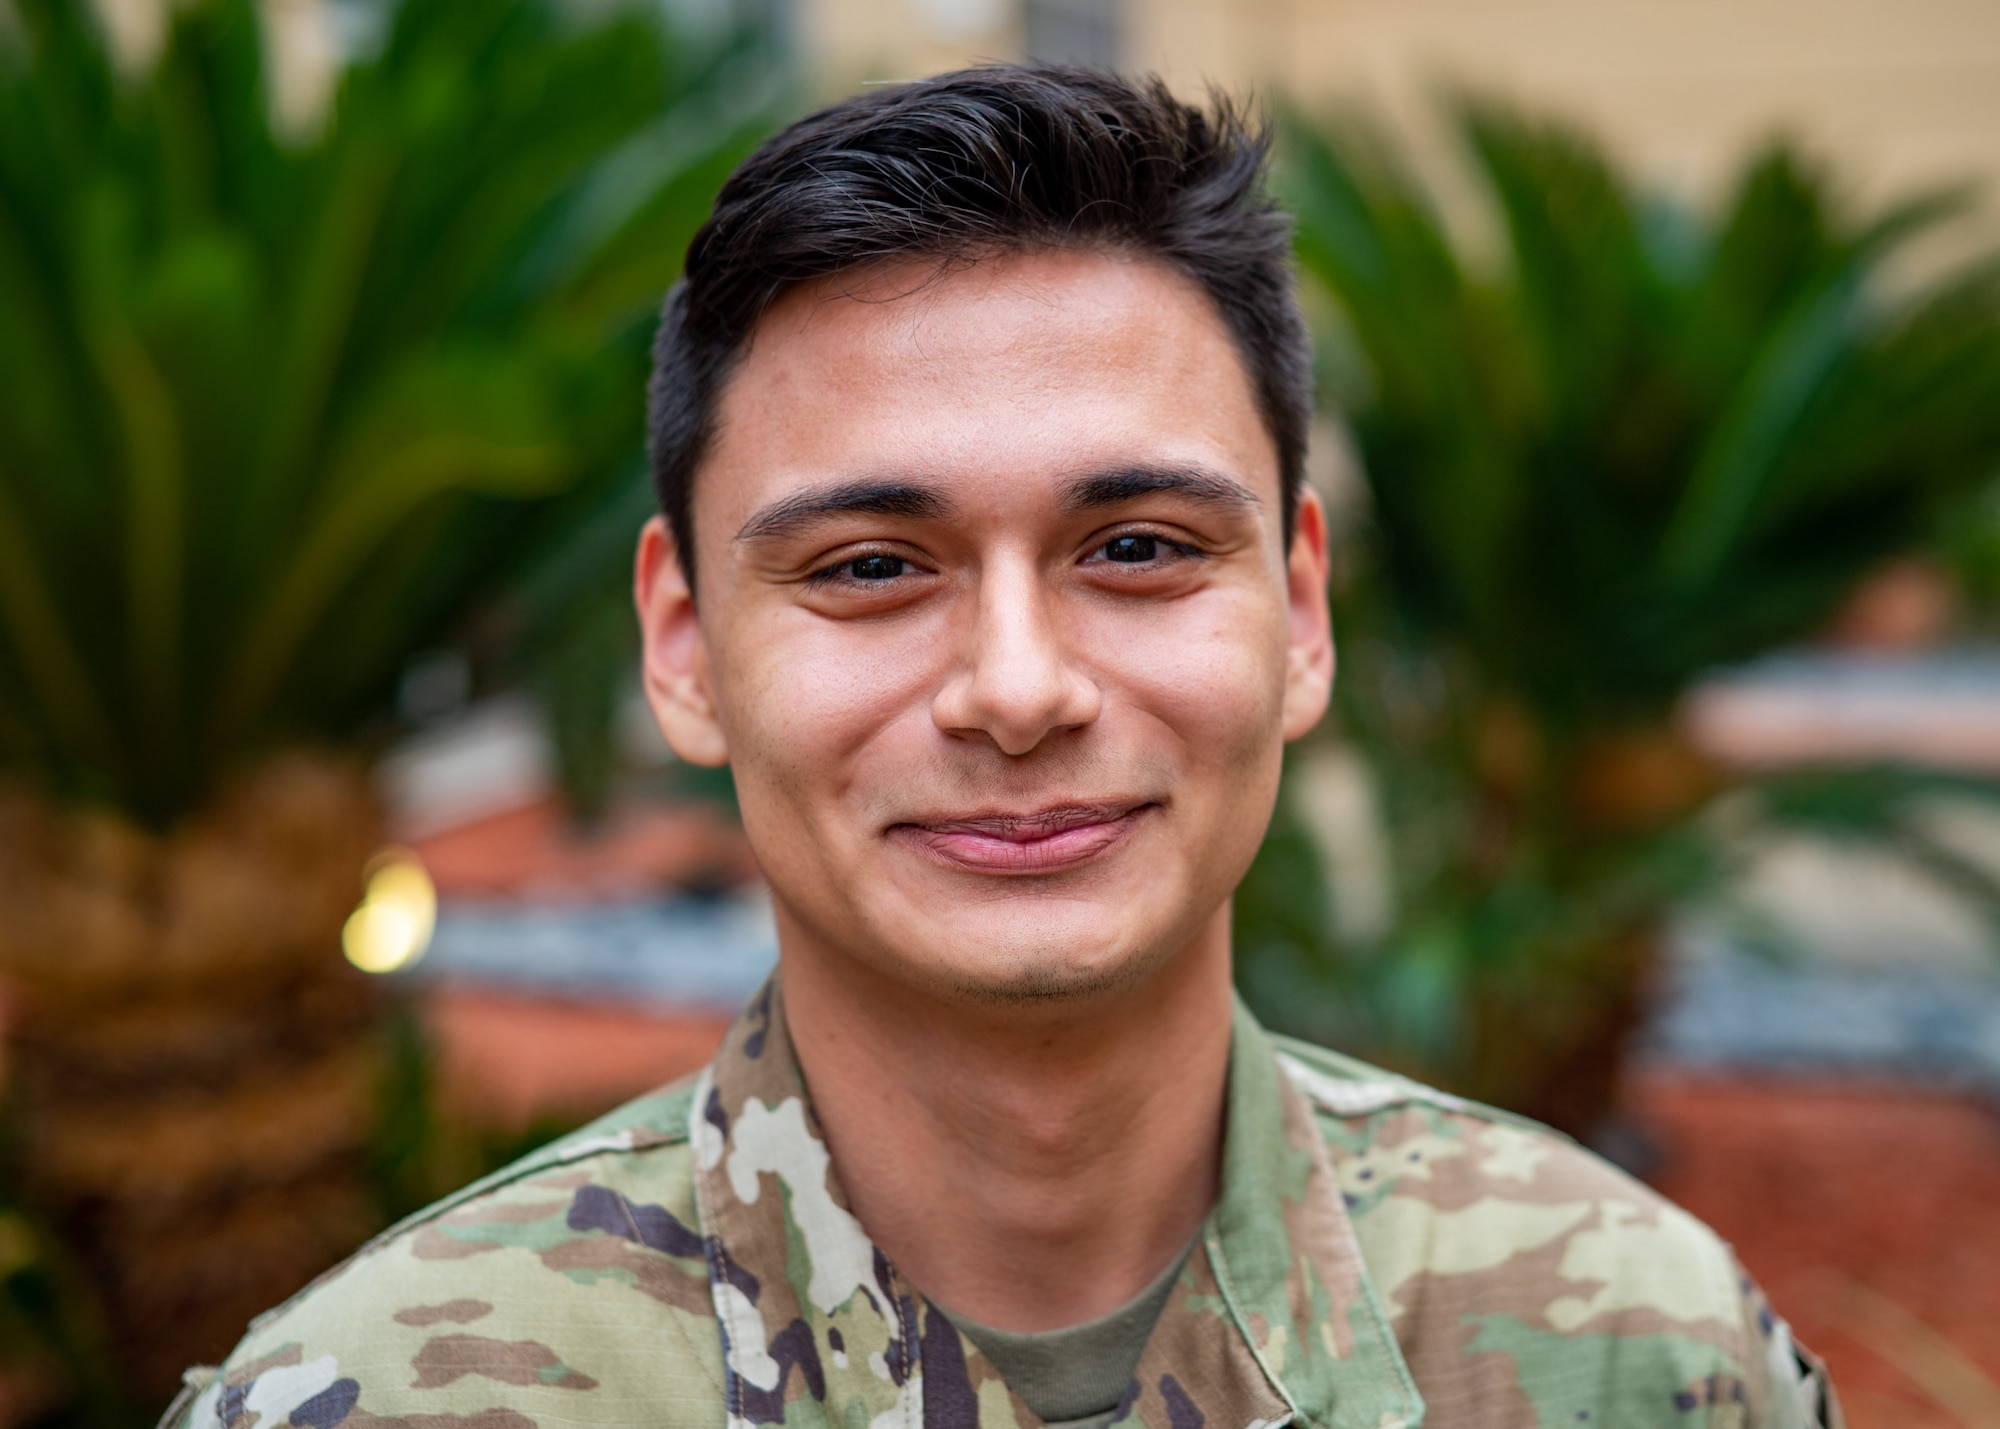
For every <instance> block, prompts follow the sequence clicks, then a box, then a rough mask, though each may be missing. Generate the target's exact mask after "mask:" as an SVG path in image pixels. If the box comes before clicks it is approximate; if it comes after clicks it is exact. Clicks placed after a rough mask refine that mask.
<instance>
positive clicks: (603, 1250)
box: [166, 984, 1838, 1429]
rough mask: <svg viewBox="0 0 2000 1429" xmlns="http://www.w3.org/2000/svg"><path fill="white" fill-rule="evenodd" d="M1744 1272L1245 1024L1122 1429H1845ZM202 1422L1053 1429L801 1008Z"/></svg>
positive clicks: (464, 1208) (643, 1111) (329, 1307)
mask: <svg viewBox="0 0 2000 1429" xmlns="http://www.w3.org/2000/svg"><path fill="white" fill-rule="evenodd" d="M1837 1416H1838V1411H1837V1410H1836V1409H1834V1407H1833V1404H1832V1399H1831V1395H1830V1392H1829V1391H1828V1389H1827V1386H1826V1384H1825V1380H1824V1376H1823V1375H1822V1374H1821V1373H1820V1372H1819V1371H1818V1370H1817V1369H1816V1368H1812V1367H1808V1365H1807V1362H1805V1361H1802V1359H1801V1358H1800V1357H1799V1356H1797V1355H1796V1354H1795V1353H1794V1350H1793V1347H1792V1345H1791V1342H1790V1337H1789V1334H1788V1332H1787V1331H1786V1329H1785V1327H1784V1325H1783V1324H1782V1322H1780V1321H1779V1320H1777V1319H1776V1318H1775V1317H1774V1316H1773V1314H1772V1313H1771V1310H1770V1308H1769V1307H1768V1306H1767V1305H1766V1304H1765V1303H1764V1301H1763V1300H1762V1298H1761V1297H1760V1296H1759V1294H1758V1292H1757V1290H1756V1289H1755V1287H1754V1286H1753V1285H1752V1284H1751V1282H1750V1280H1749V1279H1748V1277H1746V1276H1745V1275H1744V1274H1743V1272H1742V1270H1741V1269H1740V1268H1739V1267H1738V1266H1737V1264H1736V1262H1735V1260H1734V1258H1733V1257H1732V1256H1731V1254H1730V1252H1729V1250H1728V1249H1727V1247H1725V1246H1724V1245H1722V1244H1721V1243H1720V1242H1719V1241H1718V1240H1717V1239H1716V1238H1715V1237H1714V1236H1713V1235H1712V1234H1711V1233H1710V1232H1709V1231H1708V1230H1706V1229H1705V1228H1704V1227H1703V1226H1701V1225H1700V1224H1699V1223H1697V1222H1696V1221H1694V1220H1693V1219H1692V1218H1690V1217H1689V1216H1687V1215H1686V1214H1685V1213H1683V1212H1681V1211H1679V1210H1677V1209H1676V1208H1674V1207H1673V1206H1672V1205H1670V1204H1668V1203H1667V1202H1665V1201H1663V1200H1661V1199H1660V1198H1659V1197H1658V1196H1656V1195H1654V1194H1653V1193H1652V1192H1650V1191H1648V1190H1646V1189H1645V1188H1644V1187H1642V1186H1640V1185H1638V1184H1637V1183H1635V1182H1633V1181H1632V1180H1630V1179H1629V1178H1627V1177H1626V1176H1624V1175H1622V1174H1621V1173H1619V1172H1618V1171H1616V1170H1613V1169H1612V1168H1610V1167H1609V1166H1607V1165H1605V1164H1604V1163H1603V1162H1601V1161H1599V1160H1598V1159H1596V1158H1595V1157H1593V1156H1591V1155H1589V1154H1588V1153H1586V1152H1584V1151H1582V1150H1580V1149H1578V1148H1577V1147H1576V1146H1574V1145H1572V1144H1571V1143H1569V1142H1568V1141H1565V1140H1564V1139H1562V1138H1561V1137H1559V1136H1557V1135H1555V1134H1554V1133H1552V1132H1549V1131H1547V1130H1545V1129H1543V1128H1541V1127H1538V1126H1536V1125H1534V1124H1532V1123H1528V1122H1524V1121H1520V1120H1517V1119H1514V1118H1511V1117H1508V1116H1506V1115H1504V1114H1501V1113H1498V1112H1494V1111H1490V1110H1488V1109H1485V1108H1482V1107H1477V1106H1473V1105H1469V1104H1466V1103H1463V1102H1460V1101H1457V1100H1455V1099H1453V1098H1450V1097H1447V1096H1444V1095H1442V1094H1440V1093H1437V1092H1433V1091H1430V1090H1428V1089H1426V1088H1424V1087H1421V1086H1418V1085H1417V1084H1415V1083H1411V1082H1408V1081H1404V1080H1400V1079H1397V1078H1394V1077H1390V1076H1388V1075H1386V1074H1384V1073H1382V1072H1379V1071H1377V1070H1375V1069H1373V1068H1370V1067H1367V1066H1365V1065H1363V1064H1360V1063H1357V1062H1353V1061H1350V1060H1348V1059H1345V1058H1342V1057H1339V1056H1336V1055H1334V1054H1332V1053H1329V1052H1325V1051H1322V1050H1320V1049H1318V1048H1314V1047H1309V1046H1306V1045H1304V1044H1302V1043H1296V1042H1291V1041H1287V1040H1285V1039H1282V1038H1275V1037H1271V1036H1269V1035H1267V1034H1266V1033H1265V1032H1264V1031H1263V1030H1262V1029H1261V1028H1260V1027H1258V1025H1257V1024H1256V1022H1255V1021H1254V1020H1253V1019H1252V1018H1251V1017H1250V1016H1249V1014H1248V1013H1247V1012H1243V1011H1241V1010H1240V1009H1239V1011H1238V1014H1237V1022H1236V1030H1235V1038H1234V1044H1233V1047H1232V1051H1231V1063H1230V1085H1229V1101H1228V1129H1227V1134H1226V1141H1225V1146H1224V1166H1223V1189H1222V1196H1221V1200H1220V1202H1219V1204H1218V1205H1217V1206H1216V1208H1215V1210H1214V1211H1213V1212H1212V1213H1211V1215H1210V1216H1209V1219H1208V1221H1207V1223H1206V1225H1205V1226H1204V1227H1203V1230H1202V1234H1201V1239H1200V1243H1199V1245H1198V1246H1197V1247H1196V1249H1195V1251H1194V1253H1193V1254H1192V1255H1191V1256H1190V1257H1189V1259H1188V1263H1187V1266H1186V1268H1185V1269H1184V1270H1183V1272H1182V1273H1181V1277H1180V1279H1179V1281H1178V1283H1177V1284H1176V1286H1175V1289H1174V1291H1173V1293H1172V1294H1171V1295H1170V1297H1169V1300H1168V1304H1167V1308H1166V1309H1165V1311H1164V1312H1163V1313H1162V1314H1161V1317H1160V1320H1159V1322H1158V1324H1157V1326H1156V1327H1155V1329H1154V1331H1153V1334H1152V1337H1151V1339H1150V1340H1149V1341H1148V1342H1147V1345H1146V1348H1145V1351H1144V1355H1143V1357H1142V1359H1141V1361H1140V1365H1139V1369H1138V1373H1137V1375H1136V1376H1135V1378H1134V1379H1133V1381H1132V1383H1131V1384H1130V1386H1129V1388H1128V1389H1127V1391H1126V1395H1125V1399H1124V1402H1123V1403H1122V1404H1121V1406H1120V1410H1119V1415H1118V1421H1117V1422H1118V1423H1119V1424H1121V1425H1128V1426H1132V1429H1138V1426H1144V1429H1278V1426H1281V1425H1284V1424H1289V1423H1292V1422H1293V1421H1297V1422H1299V1423H1300V1424H1302V1425H1310V1426H1313V1429H1413V1426H1416V1425H1418V1424H1423V1425H1426V1426H1430V1429H1472V1426H1479V1429H1517V1427H1518V1429H1530V1426H1533V1429H1555V1426H1562V1429H1576V1426H1589V1427H1590V1429H1597V1426H1617V1427H1618V1429H1623V1427H1624V1426H1632V1429H1639V1426H1656V1425H1657V1426H1667V1425H1672V1426H1708V1427H1709V1429H1725V1426H1727V1429H1741V1427H1742V1426H1759V1427H1760V1429H1764V1426H1768V1429H1811V1426H1815V1425H1825V1426H1827V1429H1833V1426H1835V1425H1836V1424H1837V1422H1838V1417H1837ZM166 1423H168V1424H172V1425H176V1426H185V1429H253V1426H254V1429H276V1426H280V1425H289V1426H295V1429H530V1426H549V1429H555V1426H560V1425H573V1424H589V1425H624V1424H630V1425H639V1424H646V1425H656V1426H657V1425H666V1426H686V1429H724V1426H725V1424H726V1429H750V1426H757V1425H782V1426H784V1429H1040V1421H1039V1420H1038V1419H1036V1417H1035V1416H1034V1414H1033V1413H1032V1412H1031V1411H1030V1410H1029V1409H1028V1408H1027V1406H1026V1405H1025V1404H1023V1403H1022V1402H1021V1400H1020V1399H1019V1397H1018V1396H1016V1395H1015V1394H1013V1393H1012V1392H1011V1391H1010V1390H1009V1389H1008V1387H1007V1386H1006V1385H1005V1384H1004V1383H1003V1382H1002V1381H1001V1379H1000V1377H999V1376H998V1374H996V1373H995V1371H994V1370H993V1367H992V1366H991V1364H989V1363H988V1362H987V1361H986V1360H985V1358H984V1357H983V1356H982V1355H980V1353H979V1352H978V1351H977V1350H976V1349H975V1348H974V1347H973V1346H972V1345H971V1344H970V1342H968V1341H967V1340H965V1339H964V1338H963V1337H961V1335H960V1334H959V1333H958V1331H957V1330H956V1329H955V1328H954V1327H953V1326H952V1324H951V1322H950V1321H949V1320H947V1319H946V1318H945V1317H944V1315H942V1314H940V1313H938V1312H937V1311H935V1310H934V1309H932V1308H931V1307H930V1306H929V1305H928V1304H927V1303H926V1302H925V1299H924V1297H923V1295H922V1294H921V1293H920V1292H919V1291H918V1290H917V1288H916V1287H915V1286H913V1285H911V1284H910V1283H909V1282H908V1281H906V1280H905V1279H904V1278H903V1277H902V1275H901V1274H900V1273H899V1272H898V1271H897V1270H896V1268H895V1267H894V1266H893V1265H891V1264H890V1263H889V1261H888V1260H887V1259H886V1258H884V1256H883V1255H882V1253H881V1252H880V1251H879V1250H877V1249H876V1248H875V1247H874V1245H873V1244H872V1243H871V1242H870V1241H869V1239H868V1236H867V1234H866V1233H865V1232H864V1231H863V1229H862V1227H861V1224H860V1222H859V1221H857V1220H856V1219H855V1217H854V1215H853V1213H852V1212H851V1211H850V1210H849V1209H848V1206H847V1203H846V1200H845V1198H844V1197H843V1195H842V1193H841V1189H840V1183H839V1180H838V1178H837V1177H836V1176H835V1174H834V1168H833V1166H832V1164H831V1158H830V1156H829V1154H828V1151H827V1148H826V1145H825V1143H824V1142H823V1141H822V1140H821V1139H820V1137H819V1135H818V1130H817V1125H816V1122H815V1120H814V1117H813V1112H812V1108H811V1107H810V1105H809V1104H808V1103H807V1101H806V1096H805V1090H804V1085H803V1083H802V1081H801V1079H800V1075H799V1070H798V1066H797V1064H796V1062H795V1060H794V1058H793V1054H792V1050H791V1044H790V1039H789V1038H788V1037H787V1035H786V1032H785V1026H784V1018H783V1012H782V1009H781V1006H780V999H779V996H778V993H777V990H776V986H775V984H773V985H770V986H767V987H766V988H765V989H764V991H763V992H762V993H760V994H759V996H758V997H757V998H756V999H755V1000H754V1001H753V1002H752V1003H751V1004H750V1006H749V1007H748V1008H747V1009H746V1010H745V1012H744V1014H743V1015H742V1016H741V1017H740V1018H739V1019H738V1020H737V1022H736V1024H735V1026H734V1027H733V1029H732V1030H731V1031H730V1033H729V1036H728V1038H727V1040H726V1041H725V1043H724V1046H723V1048H722V1050H721V1051H720V1053H718V1055H717V1057H716V1060H715V1062H714V1063H713V1064H712V1065H711V1066H710V1067H709V1068H708V1069H707V1070H705V1071H703V1072H702V1073H701V1074H700V1075H699V1076H697V1077H696V1078H694V1079H692V1080H691V1081H690V1082H688V1083H683V1084H681V1085H679V1086H676V1087H670V1088H668V1089H666V1090H664V1091H661V1092H658V1093H656V1094H654V1095H652V1096H649V1097H646V1098H644V1099H642V1100H640V1101H638V1102H635V1103H633V1104H632V1105H630V1106H628V1107H626V1108H624V1109H623V1110H620V1111H618V1112H614V1113H613V1114H612V1115H610V1116H609V1117H606V1118H604V1119H603V1120H602V1121H600V1122H598V1123H597V1124H595V1125H594V1126H591V1127H589V1128H586V1129H585V1130H583V1131H581V1132H579V1133H577V1134H576V1135H574V1136H571V1137H569V1138H567V1139H565V1140H563V1141H559V1142H557V1143H555V1144H553V1145H551V1146H549V1147H547V1148H545V1149H544V1150H542V1151H540V1152H538V1153H536V1154H535V1155H533V1156H530V1157H528V1158H527V1159H526V1160H524V1161H522V1162H520V1163H519V1164H518V1165H516V1166H514V1167H511V1168H509V1169H508V1170H506V1171H503V1172H501V1173H500V1174H498V1175H496V1176H494V1177H491V1178H489V1179H487V1180H486V1181H484V1182H481V1183H478V1184H476V1185H474V1186H471V1187H468V1188H467V1189H466V1190H465V1191H463V1192H461V1193H460V1194H458V1195H457V1196H454V1197H452V1198H450V1199H448V1200H446V1201H444V1202H442V1203H440V1204H439V1205H437V1206H435V1207H432V1208H431V1209H430V1210H427V1211H425V1212H423V1213H421V1214H420V1215H418V1216H416V1217H413V1218H412V1219H411V1220H409V1221H407V1222H405V1223H404V1224H403V1225H401V1226H399V1227H397V1228H395V1229H394V1230H392V1231H390V1232H389V1233H387V1234H386V1235H384V1236H383V1237H381V1238H379V1239H378V1240H376V1241H375V1242H373V1243H372V1244H371V1245H369V1246H368V1247H366V1248H365V1249H364V1250H362V1251H361V1253H359V1254H358V1255H356V1256H355V1257H354V1258H353V1259H352V1260H351V1261H349V1262H348V1263H347V1264H346V1265H344V1266H343V1267H341V1268H339V1269H338V1270H335V1271H333V1272H331V1273H330V1274H328V1275H327V1276H325V1277H322V1278H321V1280H320V1281H319V1282H317V1283H316V1284H315V1285H313V1286H311V1287H309V1288H308V1289H307V1290H306V1291H304V1292H303V1293H301V1294H300V1295H299V1296H297V1297H296V1298H294V1299H293V1300H292V1301H291V1303H289V1304H288V1305H285V1306H283V1307H281V1308H280V1309H278V1310H277V1311H274V1312H273V1313H271V1314H269V1315H267V1316H265V1317H264V1318H263V1319H261V1320H259V1321H258V1322H257V1323H256V1324H255V1325H254V1326H253V1327H252V1328H251V1331H250V1334H249V1335H248V1337H247V1338H246V1339H245V1340H244V1341H243V1343H242V1345H241V1346H240V1347H239V1348H238V1349H237V1351H236V1352H235V1354H234V1355H233V1356H232V1357H231V1358H230V1360H229V1361H228V1363H227V1364H226V1365H225V1366H224V1367H223V1368H222V1369H221V1370H219V1371H216V1370H206V1371H193V1372H191V1373H190V1376H189V1387H188V1390H187V1392H186V1393H185V1394H184V1395H183V1396H182V1399H181V1401H180V1402H179V1403H177V1405H176V1406H175V1408H174V1409H173V1410H171V1411H169V1414H168V1417H167V1421H166Z"/></svg>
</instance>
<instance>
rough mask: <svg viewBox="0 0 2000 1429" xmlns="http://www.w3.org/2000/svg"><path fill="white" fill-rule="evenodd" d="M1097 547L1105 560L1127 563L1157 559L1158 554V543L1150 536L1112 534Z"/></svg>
mask: <svg viewBox="0 0 2000 1429" xmlns="http://www.w3.org/2000/svg"><path fill="white" fill-rule="evenodd" d="M1099 549H1100V550H1102V551H1103V552H1104V559H1105V560H1107V561H1122V562H1125V563H1128V564H1131V563H1137V562H1140V561H1153V560H1158V559H1159V556H1160V543H1159V541H1158V539H1156V538H1155V537H1152V536H1113V537H1112V538H1111V539H1110V540H1108V541H1106V542H1105V543H1104V544H1103V546H1101V547H1099Z"/></svg>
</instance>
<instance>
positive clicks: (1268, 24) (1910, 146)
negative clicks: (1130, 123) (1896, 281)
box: [798, 0, 2000, 237]
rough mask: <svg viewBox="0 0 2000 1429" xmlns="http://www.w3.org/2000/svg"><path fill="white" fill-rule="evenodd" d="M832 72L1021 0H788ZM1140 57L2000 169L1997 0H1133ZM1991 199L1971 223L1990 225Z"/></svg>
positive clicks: (865, 71)
mask: <svg viewBox="0 0 2000 1429" xmlns="http://www.w3.org/2000/svg"><path fill="white" fill-rule="evenodd" d="M798 4H799V14H800V18H801V31H802V39H803V40H804V41H805V43H806V45H807V46H808V52H809V54H811V55H812V56H813V57H814V58H815V60H816V62H818V63H819V65H820V71H821V74H822V76H823V79H824V82H825V84H826V85H827V86H828V87H829V88H830V89H832V90H844V89H846V88H849V87H851V86H852V85H853V84H854V83H855V82H857V81H858V80H860V79H863V78H876V79H894V78H907V77H911V76H914V75H918V74H923V73H928V72H930V71H932V70H935V69H939V68H945V67H948V66H951V65H954V64H959V63H965V62H967V61H969V60H971V59H974V58H989V57H1013V55H1014V54H1015V53H1016V52H1017V50H1018V46H1019V43H1020V40H1019V34H1020V29H1019V24H1018V20H1017V18H1016V16H1015V14H1014V12H1013V5H1012V0H798ZM1128 4H1129V9H1128V11H1127V15H1128V19H1129V28H1128V33H1129V40H1130V44H1129V50H1130V55H1131V63H1132V66H1133V67H1135V68H1143V69H1157V70H1159V71H1161V72H1162V73H1164V74H1165V75H1166V76H1167V77H1168V78H1169V79H1170V80H1172V81H1173V82H1174V83H1175V84H1176V85H1177V86H1180V87H1183V88H1185V89H1188V90H1193V89H1196V88H1198V87H1199V86H1200V85H1201V84H1202V83H1203V82H1204V81H1206V80H1216V81H1220V82H1222V83H1224V84H1227V85H1230V86H1232V87H1243V86H1253V85H1254V86H1257V87H1260V88H1265V89H1271V88H1277V89H1282V90H1284V91H1286V92H1288V93H1291V94H1294V95H1296V96H1299V97H1300V98H1302V99H1305V100H1306V101H1308V102H1309V103H1310V102H1317V101H1318V100H1319V99H1320V98H1321V97H1322V96H1327V95H1336V94H1337V95H1342V96H1348V97H1362V98H1365V99H1367V100H1368V101H1369V102H1371V103H1374V104H1377V105H1379V106H1381V107H1384V108H1386V109H1388V110H1389V111H1390V112H1391V113H1393V114H1395V115H1397V116H1398V117H1399V118H1401V119H1403V120H1404V121H1405V122H1409V121H1410V120H1412V119H1413V118H1414V117H1417V116H1421V114H1422V113H1423V112H1424V111H1425V107H1426V100H1425V96H1426V95H1427V94H1429V93H1430V92H1432V91H1434V90H1435V88H1436V87H1437V86H1439V85H1440V84H1442V83H1445V82H1449V81H1463V82H1467V83H1470V84H1473V85H1476V86H1477V87H1479V88H1481V89H1493V90H1498V91H1500V92H1503V93H1507V94H1511V95H1514V96H1517V97H1520V98H1522V99H1525V100H1528V101H1530V102H1532V103H1534V104H1537V105H1542V106H1546V107H1549V108H1553V109H1556V110H1559V111H1561V112H1564V113H1568V114H1572V115H1575V116H1577V117H1580V118H1583V119H1587V120H1589V121H1590V122H1592V123H1593V124H1595V125H1596V126H1598V127H1599V129H1600V130H1601V131H1602V132H1604V133H1605V134H1606V135H1608V136H1609V137H1610V139H1611V140H1612V142H1613V143H1614V144H1615V145H1616V146H1617V147H1618V148H1619V149H1621V150H1622V151H1623V152H1624V153H1626V154H1627V155H1628V156H1629V157H1630V158H1632V159H1633V160H1634V161H1636V162H1637V163H1638V164H1639V165H1641V166H1642V167H1643V169H1644V170H1646V171H1647V172H1649V173H1651V174H1653V175H1654V176H1656V177H1658V178H1659V179H1661V180H1664V181H1666V182H1669V183H1673V184H1675V185H1677V186H1681V187H1684V188H1689V189H1692V190H1694V191H1697V192H1699V191H1706V190H1708V189H1710V188H1711V187H1712V186H1713V185H1714V184H1715V183H1716V182H1717V181H1718V180H1719V179H1720V178H1721V176H1722V175H1723V174H1724V173H1725V172H1726V171H1727V170H1728V169H1729V168H1730V167H1731V165H1732V164H1733V163H1734V161H1735V159H1736V158H1737V156H1738V155H1740V154H1741V152H1742V151H1743V149H1744V148H1745V147H1746V146H1748V145H1749V144H1750V143H1752V142H1754V141H1755V140H1757V139H1758V138H1760V137H1762V136H1764V135H1767V134H1769V133H1771V132H1773V131H1775V130H1780V129H1782V130H1786V131H1789V132H1792V133H1796V134H1798V135H1800V136H1802V137H1804V138H1805V139H1806V140H1807V141H1808V142H1810V143H1812V144H1813V145H1815V146H1816V147H1818V148H1820V149H1822V150H1823V151H1824V152H1826V153H1828V154H1829V155H1831V156H1833V157H1834V158H1835V159H1836V160H1837V161H1838V164H1839V167H1840V170H1841V172H1843V173H1846V174H1850V175H1852V176H1853V177H1854V179H1855V181H1856V183H1857V185H1858V186H1859V187H1860V188H1861V189H1862V191H1863V192H1864V193H1865V194H1866V195H1867V196H1869V197H1876V196H1879V195H1881V194H1884V193H1887V192H1891V191H1896V190H1900V189H1903V188H1906V187H1908V186H1911V185H1915V184H1921V183H1927V182H1933V181H1940V180H1948V179H1955V178H1962V177H1965V176H1968V175H1971V176H1978V177H1982V178H1984V179H1986V180H1987V181H1988V182H1989V184H1990V185H1991V186H1992V187H1993V188H1994V189H1995V190H2000V0H1128ZM1994 197H1995V200H1996V202H1989V204H1988V205H1987V208H1986V211H1985V218H1984V227H1985V228H1986V230H1987V231H1988V232H1989V233H1990V234H1993V235H1994V236H1995V237H2000V223H1996V220H1995V211H1996V209H2000V193H1996V194H1995V196H1994Z"/></svg>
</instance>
